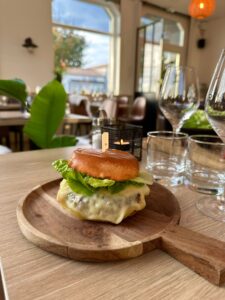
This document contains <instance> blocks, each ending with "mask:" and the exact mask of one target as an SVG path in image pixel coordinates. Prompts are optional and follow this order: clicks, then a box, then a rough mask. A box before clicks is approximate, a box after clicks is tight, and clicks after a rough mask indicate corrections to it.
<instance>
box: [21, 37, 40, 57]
mask: <svg viewBox="0 0 225 300" xmlns="http://www.w3.org/2000/svg"><path fill="white" fill-rule="evenodd" d="M22 46H23V47H24V48H26V49H27V50H28V52H30V53H33V51H34V49H35V48H37V47H38V45H36V44H35V43H34V42H33V40H32V38H30V37H28V38H25V40H24V43H23V45H22Z"/></svg>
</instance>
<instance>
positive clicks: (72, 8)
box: [52, 0, 110, 68]
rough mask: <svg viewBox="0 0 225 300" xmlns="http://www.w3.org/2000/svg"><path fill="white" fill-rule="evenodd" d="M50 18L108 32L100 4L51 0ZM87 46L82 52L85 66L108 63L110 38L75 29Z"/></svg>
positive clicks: (106, 20)
mask: <svg viewBox="0 0 225 300" xmlns="http://www.w3.org/2000/svg"><path fill="white" fill-rule="evenodd" d="M52 3H53V4H52V19H53V22H55V23H60V24H64V25H71V26H78V27H83V28H89V29H94V30H98V31H102V32H109V30H110V23H109V17H108V15H107V12H106V11H105V10H104V9H103V8H102V7H100V6H97V5H93V4H90V3H85V2H82V1H80V0H53V2H52ZM76 33H77V34H78V35H82V36H83V37H84V38H85V40H86V42H87V44H88V47H87V48H86V49H85V52H84V61H85V67H87V68H89V67H93V66H97V65H102V64H103V65H104V64H108V62H109V45H110V38H109V37H107V36H104V35H100V34H94V33H89V32H85V31H77V32H76Z"/></svg>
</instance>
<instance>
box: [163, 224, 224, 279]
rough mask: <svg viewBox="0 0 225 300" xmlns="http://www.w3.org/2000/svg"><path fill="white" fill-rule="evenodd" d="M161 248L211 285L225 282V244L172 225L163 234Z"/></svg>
mask: <svg viewBox="0 0 225 300" xmlns="http://www.w3.org/2000/svg"><path fill="white" fill-rule="evenodd" d="M159 247H160V248H161V250H163V251H165V252H167V253H168V254H170V255H171V256H172V257H174V258H175V259H177V260H179V261H180V262H181V263H183V264H184V265H186V266H187V267H189V268H190V269H192V270H193V271H195V272H196V273H198V274H199V275H201V276H203V277H204V278H206V279H207V280H208V281H210V282H211V283H213V284H216V285H221V284H222V283H224V282H225V242H222V241H219V240H216V239H213V238H210V237H207V236H205V235H203V234H200V233H197V232H194V231H192V230H189V229H186V228H183V227H181V226H176V225H171V226H169V227H167V228H166V229H165V231H163V232H162V234H161V240H160V243H159Z"/></svg>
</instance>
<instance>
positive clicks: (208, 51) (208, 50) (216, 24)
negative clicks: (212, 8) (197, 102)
mask: <svg viewBox="0 0 225 300" xmlns="http://www.w3.org/2000/svg"><path fill="white" fill-rule="evenodd" d="M204 28H205V29H206V31H205V38H206V47H205V48H204V49H198V48H197V46H196V41H197V39H198V38H199V37H200V34H199V29H198V22H197V21H196V20H192V21H191V30H190V40H189V49H188V50H189V51H188V52H189V55H188V64H189V65H190V66H195V67H196V69H197V72H198V74H199V79H200V83H206V84H209V82H210V79H211V76H212V74H213V70H214V68H215V66H216V63H217V61H218V59H219V55H220V53H221V50H222V48H225V18H220V19H214V20H209V21H207V23H205V25H204Z"/></svg>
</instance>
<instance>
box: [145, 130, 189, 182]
mask: <svg viewBox="0 0 225 300" xmlns="http://www.w3.org/2000/svg"><path fill="white" fill-rule="evenodd" d="M187 141H188V135H187V134H185V133H174V132H172V131H153V132H148V139H147V165H146V169H147V170H148V171H149V172H150V173H152V174H153V176H154V179H156V180H159V181H160V183H162V184H164V185H167V186H176V185H179V184H182V183H183V181H184V174H185V159H186V152H187Z"/></svg>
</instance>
